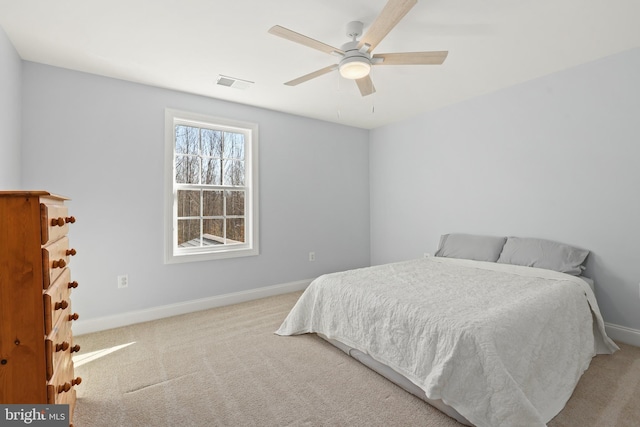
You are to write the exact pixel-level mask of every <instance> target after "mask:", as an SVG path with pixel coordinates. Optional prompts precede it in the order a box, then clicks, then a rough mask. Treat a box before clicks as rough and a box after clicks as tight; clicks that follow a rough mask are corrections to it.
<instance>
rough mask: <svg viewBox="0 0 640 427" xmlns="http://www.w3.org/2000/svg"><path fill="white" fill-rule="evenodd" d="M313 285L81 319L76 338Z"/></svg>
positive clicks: (291, 285) (268, 288) (289, 285)
mask: <svg viewBox="0 0 640 427" xmlns="http://www.w3.org/2000/svg"><path fill="white" fill-rule="evenodd" d="M310 283H311V280H301V281H299V282H291V283H284V284H281V285H273V286H266V287H264V288H257V289H251V290H248V291H241V292H234V293H231V294H225V295H218V296H214V297H209V298H201V299H197V300H192V301H185V302H180V303H176V304H169V305H163V306H159V307H153V308H147V309H144V310H137V311H130V312H127V313H120V314H114V315H112V316H104V317H98V318H96V319H88V320H77V321H76V322H74V324H73V335H74V336H78V335H82V334H89V333H91V332H99V331H104V330H107V329H113V328H119V327H121V326H128V325H133V324H135V323H142V322H148V321H150V320H157V319H162V318H164V317H170V316H177V315H180V314H186V313H192V312H194V311H200V310H207V309H210V308H215V307H222V306H225V305H231V304H238V303H241V302H245V301H251V300H255V299H259V298H266V297H270V296H274V295H281V294H286V293H289V292H295V291H301V290H303V289H306V287H307V286H309V284H310Z"/></svg>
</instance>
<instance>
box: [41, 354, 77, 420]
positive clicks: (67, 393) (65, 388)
mask: <svg viewBox="0 0 640 427" xmlns="http://www.w3.org/2000/svg"><path fill="white" fill-rule="evenodd" d="M81 382H82V378H80V377H74V373H73V361H72V360H71V358H69V360H68V361H63V363H61V364H60V365H59V366H58V367H57V369H56V372H55V374H54V375H53V377H52V378H51V379H50V380H49V381H48V382H47V403H48V404H59V403H67V404H69V403H71V402H75V399H76V390H75V386H76V385H78V384H80V383H81ZM71 411H72V408H71V407H70V408H69V412H70V413H71Z"/></svg>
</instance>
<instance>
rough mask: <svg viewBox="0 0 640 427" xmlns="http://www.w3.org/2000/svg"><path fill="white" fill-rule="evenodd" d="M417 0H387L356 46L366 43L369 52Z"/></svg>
mask: <svg viewBox="0 0 640 427" xmlns="http://www.w3.org/2000/svg"><path fill="white" fill-rule="evenodd" d="M417 2H418V0H389V2H388V3H387V4H386V6H385V7H384V9H382V12H380V15H378V17H377V18H376V20H375V21H373V24H371V26H370V27H369V29H368V30H367V33H366V34H365V35H364V37H362V39H361V40H360V43H359V44H358V48H361V47H362V46H363V45H364V44H365V43H366V44H368V45H369V46H370V47H369V50H368V51H369V52H371V51H372V50H373V49H375V47H376V46H378V44H379V43H380V42H381V41H382V39H384V38H385V36H386V35H387V34H389V31H391V30H392V29H393V27H395V26H396V25H397V24H398V22H400V20H401V19H402V18H404V16H405V15H406V14H407V13H408V12H409V11H410V10H411V8H412V7H413V6H415V4H416V3H417Z"/></svg>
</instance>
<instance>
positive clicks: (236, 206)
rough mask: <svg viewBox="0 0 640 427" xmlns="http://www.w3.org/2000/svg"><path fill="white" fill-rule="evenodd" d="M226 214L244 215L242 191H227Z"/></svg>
mask: <svg viewBox="0 0 640 427" xmlns="http://www.w3.org/2000/svg"><path fill="white" fill-rule="evenodd" d="M226 195H227V215H244V191H227V192H226Z"/></svg>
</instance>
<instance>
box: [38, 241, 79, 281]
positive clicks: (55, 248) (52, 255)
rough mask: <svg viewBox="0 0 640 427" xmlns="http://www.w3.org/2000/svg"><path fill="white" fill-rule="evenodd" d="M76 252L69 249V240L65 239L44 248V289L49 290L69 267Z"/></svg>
mask: <svg viewBox="0 0 640 427" xmlns="http://www.w3.org/2000/svg"><path fill="white" fill-rule="evenodd" d="M75 254H76V250H75V249H72V248H69V239H68V238H67V237H63V238H61V239H59V240H57V241H55V242H53V243H51V244H49V245H47V246H45V247H43V248H42V287H43V288H44V289H47V288H48V287H49V286H50V285H51V284H52V283H53V282H55V280H56V279H57V278H58V277H59V276H60V274H61V273H62V271H63V270H64V268H65V267H66V266H67V265H69V257H71V256H73V255H75Z"/></svg>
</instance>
